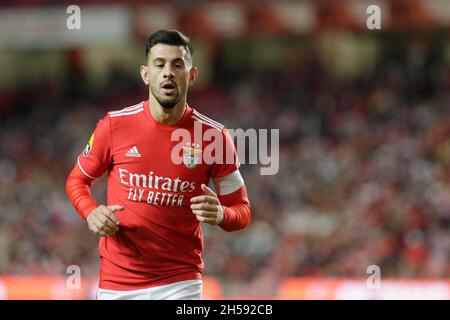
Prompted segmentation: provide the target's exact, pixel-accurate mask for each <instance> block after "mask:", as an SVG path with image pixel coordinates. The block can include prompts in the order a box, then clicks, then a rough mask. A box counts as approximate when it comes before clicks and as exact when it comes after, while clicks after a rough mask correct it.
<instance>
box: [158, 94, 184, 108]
mask: <svg viewBox="0 0 450 320" xmlns="http://www.w3.org/2000/svg"><path fill="white" fill-rule="evenodd" d="M155 98H156V101H158V103H159V104H160V105H161V107H163V108H167V109H172V108H173V107H175V106H176V105H177V103H178V101H180V99H181V98H173V99H170V100H162V99H160V98H158V97H155Z"/></svg>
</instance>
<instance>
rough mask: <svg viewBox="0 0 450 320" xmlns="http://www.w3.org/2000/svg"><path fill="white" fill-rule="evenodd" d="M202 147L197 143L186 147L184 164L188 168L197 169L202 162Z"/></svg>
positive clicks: (184, 148) (184, 149)
mask: <svg viewBox="0 0 450 320" xmlns="http://www.w3.org/2000/svg"><path fill="white" fill-rule="evenodd" d="M201 152H202V149H200V145H198V144H195V143H192V144H190V143H188V144H187V146H186V147H183V163H184V165H185V166H186V168H189V169H192V168H195V167H196V166H197V165H198V164H199V162H200V153H201Z"/></svg>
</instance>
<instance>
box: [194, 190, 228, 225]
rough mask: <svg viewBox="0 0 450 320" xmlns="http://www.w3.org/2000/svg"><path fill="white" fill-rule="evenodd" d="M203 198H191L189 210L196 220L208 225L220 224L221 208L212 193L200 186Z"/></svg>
mask: <svg viewBox="0 0 450 320" xmlns="http://www.w3.org/2000/svg"><path fill="white" fill-rule="evenodd" d="M202 190H203V192H204V193H205V195H203V196H198V197H194V198H191V209H192V212H193V213H194V214H195V215H196V217H197V220H198V221H200V222H205V223H209V224H213V225H214V224H221V223H222V221H223V207H222V205H221V204H220V201H219V199H218V198H217V195H216V193H215V192H214V191H212V190H211V189H210V188H208V187H207V186H206V185H205V184H202Z"/></svg>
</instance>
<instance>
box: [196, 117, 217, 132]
mask: <svg viewBox="0 0 450 320" xmlns="http://www.w3.org/2000/svg"><path fill="white" fill-rule="evenodd" d="M191 118H192V119H194V120H196V121H198V122H200V123H203V124H205V125H207V126H210V127H212V128H214V129H217V130H219V131H222V129H223V128H219V127H217V126H216V125H214V124H212V123H210V122H206V121H204V120H202V119H200V118H197V117H196V116H194V115H192V116H191Z"/></svg>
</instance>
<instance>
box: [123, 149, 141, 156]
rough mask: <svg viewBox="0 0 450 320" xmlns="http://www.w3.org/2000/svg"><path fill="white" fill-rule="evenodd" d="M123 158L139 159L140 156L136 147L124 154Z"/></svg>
mask: <svg viewBox="0 0 450 320" xmlns="http://www.w3.org/2000/svg"><path fill="white" fill-rule="evenodd" d="M125 157H131V158H140V157H141V154H140V153H139V151H138V149H137V147H136V146H133V147H132V148H131V149H130V150H128V152H127V153H125Z"/></svg>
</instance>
